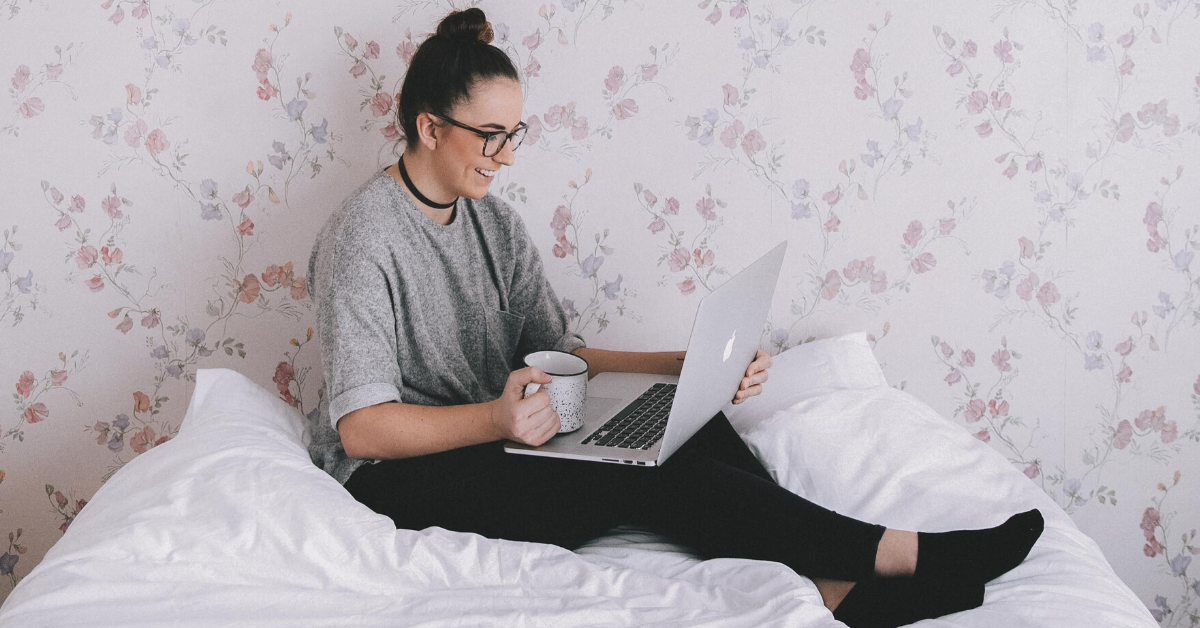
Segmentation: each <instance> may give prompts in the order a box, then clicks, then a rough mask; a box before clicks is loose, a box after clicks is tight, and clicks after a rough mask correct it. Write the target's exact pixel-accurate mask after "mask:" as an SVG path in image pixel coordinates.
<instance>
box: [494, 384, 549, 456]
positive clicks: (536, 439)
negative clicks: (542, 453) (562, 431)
mask: <svg viewBox="0 0 1200 628" xmlns="http://www.w3.org/2000/svg"><path fill="white" fill-rule="evenodd" d="M550 381H551V380H550V376H549V375H547V374H546V373H545V372H543V371H542V370H541V369H539V368H537V367H536V366H527V367H525V368H523V369H521V370H519V371H513V372H512V373H509V375H508V382H507V383H505V384H504V392H503V393H502V394H501V395H500V397H499V398H497V399H495V400H493V401H492V402H491V404H492V406H491V420H492V426H493V428H495V429H496V431H497V432H499V433H500V436H501V438H506V439H508V440H513V441H516V442H518V443H524V444H526V445H532V446H534V447H537V446H538V445H541V444H542V443H544V442H546V441H548V440H550V438H551V437H553V436H554V435H555V434H557V433H558V430H559V428H560V427H561V423H560V422H559V418H558V413H557V412H555V411H554V408H552V407H550V395H549V394H547V393H546V389H545V388H541V389H538V391H537V392H536V393H534V394H532V395H530V396H529V397H528V398H524V397H525V387H526V386H527V385H529V384H530V383H538V384H549V383H550Z"/></svg>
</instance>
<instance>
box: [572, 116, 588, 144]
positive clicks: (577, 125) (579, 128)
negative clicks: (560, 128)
mask: <svg viewBox="0 0 1200 628" xmlns="http://www.w3.org/2000/svg"><path fill="white" fill-rule="evenodd" d="M587 136H588V119H587V118H586V117H585V116H579V117H577V118H575V121H574V122H572V123H571V139H573V140H582V139H584V138H586V137H587Z"/></svg>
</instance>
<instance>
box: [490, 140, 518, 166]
mask: <svg viewBox="0 0 1200 628" xmlns="http://www.w3.org/2000/svg"><path fill="white" fill-rule="evenodd" d="M492 160H493V161H496V162H499V163H501V164H504V165H505V166H511V165H513V163H514V162H515V161H516V160H517V159H516V156H515V155H514V154H513V149H512V142H505V143H504V147H503V148H501V149H500V152H498V153H496V154H495V155H494V156H493V157H492Z"/></svg>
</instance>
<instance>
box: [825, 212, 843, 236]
mask: <svg viewBox="0 0 1200 628" xmlns="http://www.w3.org/2000/svg"><path fill="white" fill-rule="evenodd" d="M841 224H842V219H841V218H838V215H837V214H835V213H833V212H829V220H826V221H825V224H824V225H823V227H824V228H825V232H826V233H833V232H835V231H837V230H838V227H840V226H841Z"/></svg>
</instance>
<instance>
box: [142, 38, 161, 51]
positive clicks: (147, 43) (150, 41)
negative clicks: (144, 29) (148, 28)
mask: <svg viewBox="0 0 1200 628" xmlns="http://www.w3.org/2000/svg"><path fill="white" fill-rule="evenodd" d="M157 48H158V40H157V39H155V38H154V37H153V36H150V37H147V38H145V39H143V40H142V49H143V50H156V49H157Z"/></svg>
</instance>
